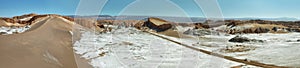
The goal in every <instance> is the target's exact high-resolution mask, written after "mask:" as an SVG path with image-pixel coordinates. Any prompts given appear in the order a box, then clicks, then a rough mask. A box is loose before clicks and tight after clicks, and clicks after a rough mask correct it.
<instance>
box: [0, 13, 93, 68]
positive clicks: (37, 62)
mask: <svg viewBox="0 0 300 68" xmlns="http://www.w3.org/2000/svg"><path fill="white" fill-rule="evenodd" d="M72 26H73V22H70V21H67V20H65V19H62V18H61V17H57V16H50V17H45V18H44V19H41V21H38V22H37V23H36V24H33V25H32V28H31V29H29V30H28V31H26V32H24V33H20V34H12V35H5V36H1V35H0V60H1V61H0V68H77V64H76V62H75V58H74V53H73V49H72V35H71V34H70V32H69V31H72ZM77 60H78V62H84V60H82V59H77ZM81 64H86V63H81ZM80 66H88V65H80Z"/></svg>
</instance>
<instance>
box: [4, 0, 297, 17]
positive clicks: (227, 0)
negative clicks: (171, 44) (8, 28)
mask: <svg viewBox="0 0 300 68" xmlns="http://www.w3.org/2000/svg"><path fill="white" fill-rule="evenodd" d="M82 1H84V0H82ZM135 1H136V0H108V2H107V3H106V5H105V6H104V7H103V9H102V12H101V14H102V15H119V14H121V15H154V16H181V15H182V14H186V15H187V16H190V17H203V16H204V15H203V13H202V9H201V8H200V7H198V5H197V4H196V3H195V2H194V0H170V2H172V3H167V2H166V1H162V0H145V2H137V3H141V4H134V3H135ZM139 1H141V0H139ZM0 2H1V4H0V16H1V17H3V16H4V17H11V16H16V15H22V14H26V13H38V14H62V15H74V14H75V13H76V8H77V7H78V4H79V2H80V1H79V0H1V1H0ZM164 2H166V3H164ZM218 3H219V6H220V9H221V10H222V13H223V16H224V17H271V18H274V17H295V18H300V6H299V5H298V4H299V3H300V0H218ZM143 4H145V5H143ZM146 4H148V6H147V5H146ZM149 4H154V5H153V6H149ZM167 4H170V5H167ZM130 5H133V6H140V7H131V8H126V7H128V6H130ZM143 7H145V8H143ZM166 7H175V8H166ZM124 8H126V9H130V10H126V9H125V10H124ZM149 8H151V9H154V8H155V9H156V11H152V10H151V9H149ZM146 10H149V11H146ZM181 10H182V11H183V12H182V11H181ZM138 11H140V12H138ZM93 14H97V13H90V15H93Z"/></svg>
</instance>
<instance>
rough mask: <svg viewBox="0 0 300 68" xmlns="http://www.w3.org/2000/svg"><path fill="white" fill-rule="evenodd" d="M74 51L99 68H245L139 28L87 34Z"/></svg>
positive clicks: (83, 35)
mask: <svg viewBox="0 0 300 68" xmlns="http://www.w3.org/2000/svg"><path fill="white" fill-rule="evenodd" d="M73 48H74V50H75V52H76V53H77V54H80V55H81V57H83V58H86V59H88V60H89V61H90V64H91V65H92V66H93V67H95V68H229V67H232V66H238V65H243V64H241V63H237V62H233V61H229V60H225V59H222V58H218V57H214V56H210V55H207V54H204V53H201V52H197V51H194V50H191V49H188V48H185V47H182V46H180V45H177V44H175V43H172V42H169V41H166V40H164V39H161V38H159V37H156V36H152V35H150V34H147V33H144V32H141V31H139V30H136V29H135V28H121V29H116V30H115V31H113V32H110V33H103V34H95V33H93V32H88V31H83V34H82V37H81V40H79V41H77V42H76V43H75V44H74V47H73ZM245 67H251V68H253V67H254V66H249V65H248V66H245Z"/></svg>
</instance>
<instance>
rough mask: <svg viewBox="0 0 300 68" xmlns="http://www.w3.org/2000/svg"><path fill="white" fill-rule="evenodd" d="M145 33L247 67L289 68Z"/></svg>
mask: <svg viewBox="0 0 300 68" xmlns="http://www.w3.org/2000/svg"><path fill="white" fill-rule="evenodd" d="M143 32H146V33H149V34H151V35H154V36H157V37H160V38H162V39H165V40H168V41H170V42H173V43H176V44H179V45H182V46H184V47H187V48H190V49H192V50H196V51H199V52H202V53H205V54H208V55H212V56H216V57H219V58H224V59H227V60H231V61H235V62H239V63H244V64H247V65H253V66H258V67H263V68H289V67H284V66H276V65H272V64H265V63H260V62H257V61H251V60H245V59H237V58H234V57H231V56H225V55H222V54H217V53H213V52H210V51H206V50H203V49H199V48H195V47H192V46H189V45H187V44H183V43H180V42H177V41H174V40H171V39H169V38H166V37H163V36H160V35H158V34H156V33H152V32H148V31H143Z"/></svg>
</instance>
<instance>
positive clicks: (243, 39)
mask: <svg viewBox="0 0 300 68" xmlns="http://www.w3.org/2000/svg"><path fill="white" fill-rule="evenodd" d="M228 41H229V42H237V43H244V42H264V41H263V40H256V39H249V38H247V37H242V36H235V37H233V38H231V39H229V40H228Z"/></svg>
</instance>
